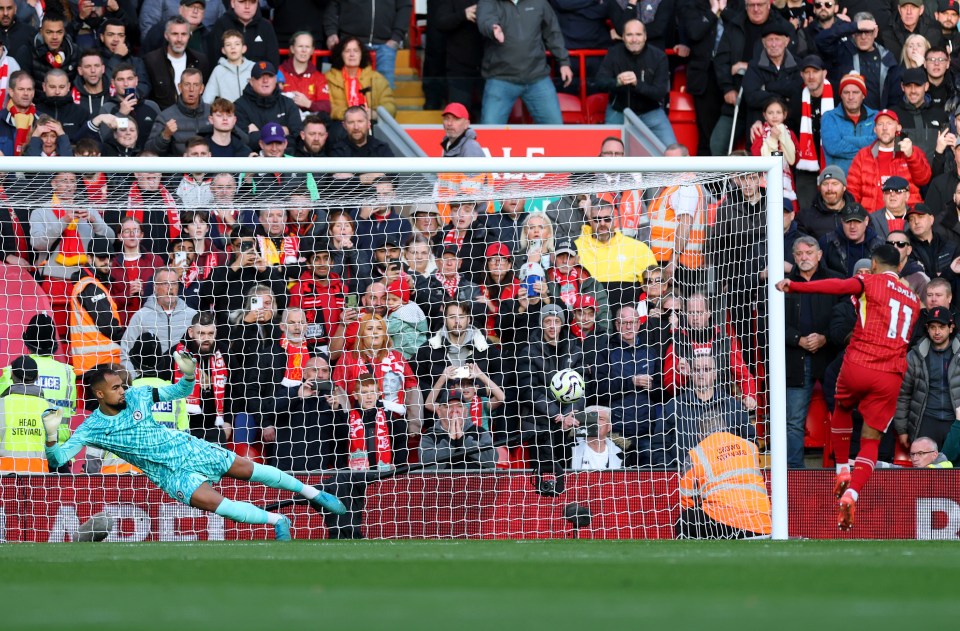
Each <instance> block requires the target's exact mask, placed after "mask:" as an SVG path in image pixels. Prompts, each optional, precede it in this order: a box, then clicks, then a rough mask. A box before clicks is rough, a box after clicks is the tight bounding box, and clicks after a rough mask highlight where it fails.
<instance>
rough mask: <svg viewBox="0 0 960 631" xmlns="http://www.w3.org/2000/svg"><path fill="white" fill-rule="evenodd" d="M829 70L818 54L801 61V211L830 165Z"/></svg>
mask: <svg viewBox="0 0 960 631" xmlns="http://www.w3.org/2000/svg"><path fill="white" fill-rule="evenodd" d="M820 4H821V7H822V6H825V5H827V4H829V5H830V8H828V9H826V10H827V11H835V7H836V6H837V5H836V3H834V2H822V3H820ZM816 10H817V11H823V10H824V9H821V8H818V9H816ZM814 24H816V23H814ZM826 68H827V67H826V65H825V64H824V63H823V60H822V59H820V57H818V56H816V55H807V56H806V57H804V58H803V60H802V61H801V62H800V77H801V78H802V79H803V91H802V92H801V93H800V103H799V105H800V138H799V143H798V144H797V165H796V173H795V174H794V175H795V178H796V186H795V187H794V188H795V189H796V192H797V207H798V208H805V207H807V206H809V205H810V204H811V203H812V202H813V200H814V195H815V191H816V180H817V174H819V173H820V171H821V170H822V169H823V168H824V167H825V166H826V164H827V163H826V153H825V150H824V149H823V139H822V136H821V131H820V130H821V126H822V120H823V117H824V115H825V114H826V113H827V112H830V111H832V110H833V109H834V91H833V90H834V88H833V84H832V83H830V82H829V81H827V70H826Z"/></svg>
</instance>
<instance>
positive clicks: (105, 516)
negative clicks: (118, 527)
mask: <svg viewBox="0 0 960 631" xmlns="http://www.w3.org/2000/svg"><path fill="white" fill-rule="evenodd" d="M112 531H113V517H111V516H110V514H109V513H97V514H96V515H93V516H92V517H90V519H88V520H87V521H85V522H83V523H82V524H80V527H79V528H77V534H76V536H75V537H74V538H73V540H74V541H78V542H79V541H85V542H86V541H103V540H104V539H106V538H107V537H108V536H109V535H110V533H111V532H112Z"/></svg>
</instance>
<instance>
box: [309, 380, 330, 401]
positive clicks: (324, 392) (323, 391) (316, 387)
mask: <svg viewBox="0 0 960 631" xmlns="http://www.w3.org/2000/svg"><path fill="white" fill-rule="evenodd" d="M310 387H311V388H313V391H314V392H316V393H317V394H318V395H319V396H321V397H326V396H330V395H331V394H333V382H331V381H314V382H312V383H311V384H310Z"/></svg>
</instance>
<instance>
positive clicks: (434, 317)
mask: <svg viewBox="0 0 960 631" xmlns="http://www.w3.org/2000/svg"><path fill="white" fill-rule="evenodd" d="M459 251H460V248H458V247H457V246H456V244H454V243H446V244H444V245H443V247H442V249H441V253H440V258H439V260H438V261H437V266H438V269H437V273H436V274H435V275H433V276H429V277H426V278H422V279H420V280H419V281H418V282H417V286H416V302H417V304H419V305H422V306H425V307H426V312H427V316H429V318H430V330H431V331H437V330H439V327H440V324H441V320H442V318H443V305H444V303H446V302H449V301H450V300H455V301H458V302H465V303H467V304H472V308H473V310H472V314H473V319H474V322H472V324H478V325H480V324H482V321H481V320H480V319H481V318H483V315H484V312H485V310H486V308H485V307H484V305H483V304H481V303H479V302H476V299H477V297H478V296H480V295H481V291H480V288H479V287H478V286H477V284H476V283H474V282H473V281H472V279H471V277H470V276H469V275H467V274H463V273H461V271H460V270H461V267H462V265H463V259H461V258H460V255H459ZM481 260H482V259H481Z"/></svg>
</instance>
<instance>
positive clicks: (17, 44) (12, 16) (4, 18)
mask: <svg viewBox="0 0 960 631" xmlns="http://www.w3.org/2000/svg"><path fill="white" fill-rule="evenodd" d="M31 11H32V9H31ZM36 34H37V29H36V28H35V27H34V26H33V25H31V24H29V23H28V22H21V21H20V20H18V19H17V2H16V0H0V40H2V41H3V45H4V47H5V48H6V49H7V54H13V53H16V52H17V51H19V50H20V48H21V47H23V46H24V45H27V44H29V43H30V42H32V41H33V38H34V37H35V36H36Z"/></svg>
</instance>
